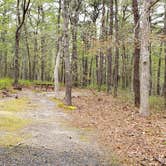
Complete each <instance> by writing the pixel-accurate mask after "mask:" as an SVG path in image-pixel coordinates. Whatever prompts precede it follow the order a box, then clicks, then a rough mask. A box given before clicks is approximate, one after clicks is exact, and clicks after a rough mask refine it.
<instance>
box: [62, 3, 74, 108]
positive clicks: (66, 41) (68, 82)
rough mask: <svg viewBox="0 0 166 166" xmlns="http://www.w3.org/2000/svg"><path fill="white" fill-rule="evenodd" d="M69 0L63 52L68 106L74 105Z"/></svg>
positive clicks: (64, 4)
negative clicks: (72, 97) (72, 98)
mask: <svg viewBox="0 0 166 166" xmlns="http://www.w3.org/2000/svg"><path fill="white" fill-rule="evenodd" d="M69 3H70V1H69V0H64V1H63V3H62V4H63V12H62V16H63V35H64V36H63V46H64V47H63V50H64V57H65V86H66V92H65V102H66V104H67V105H72V101H71V89H72V79H71V63H70V53H69V34H68V31H69V28H68V27H69V15H68V14H69V10H68V8H69Z"/></svg>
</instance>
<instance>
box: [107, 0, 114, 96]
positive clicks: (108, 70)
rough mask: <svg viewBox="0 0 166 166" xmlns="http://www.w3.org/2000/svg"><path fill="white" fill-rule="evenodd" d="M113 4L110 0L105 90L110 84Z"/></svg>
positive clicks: (108, 89) (108, 90) (109, 87)
mask: <svg viewBox="0 0 166 166" xmlns="http://www.w3.org/2000/svg"><path fill="white" fill-rule="evenodd" d="M113 4H114V1H113V0H110V23H109V38H110V41H111V43H110V46H109V48H108V52H107V53H108V55H107V65H108V66H107V92H108V93H109V92H110V91H111V84H112V46H111V45H112V36H113Z"/></svg>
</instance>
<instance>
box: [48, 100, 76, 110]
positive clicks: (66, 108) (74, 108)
mask: <svg viewBox="0 0 166 166" xmlns="http://www.w3.org/2000/svg"><path fill="white" fill-rule="evenodd" d="M51 100H52V101H54V102H55V103H56V104H57V106H58V107H59V108H62V109H63V110H66V111H74V110H76V109H77V107H75V106H68V105H65V104H64V103H63V102H62V101H61V100H60V99H57V98H51Z"/></svg>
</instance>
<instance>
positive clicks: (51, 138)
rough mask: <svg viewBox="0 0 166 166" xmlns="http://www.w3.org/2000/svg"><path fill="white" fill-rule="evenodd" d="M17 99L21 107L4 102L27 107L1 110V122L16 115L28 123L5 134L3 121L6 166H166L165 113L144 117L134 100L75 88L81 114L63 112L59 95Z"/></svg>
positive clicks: (0, 148)
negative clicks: (140, 114) (55, 96)
mask: <svg viewBox="0 0 166 166" xmlns="http://www.w3.org/2000/svg"><path fill="white" fill-rule="evenodd" d="M13 96H15V94H14V95H13ZM17 96H18V99H13V100H16V103H9V102H8V101H11V100H12V98H13V97H7V98H4V99H2V100H1V102H0V106H1V104H2V103H5V102H8V104H12V105H13V106H15V107H16V106H17V101H19V100H20V101H19V102H20V103H21V104H22V103H24V105H26V107H25V106H24V107H23V106H22V107H21V106H20V107H19V109H23V110H24V111H17V109H18V108H17V109H13V107H12V108H10V107H9V106H8V107H7V108H6V107H3V109H1V108H2V107H0V120H1V117H3V116H13V114H14V115H15V116H17V117H19V118H20V119H23V120H24V121H21V122H22V128H21V129H13V128H14V127H12V128H11V126H10V125H9V126H8V131H5V132H2V131H1V130H2V129H1V126H3V124H1V123H0V134H1V135H0V165H6V166H10V165H20V166H21V165H25V166H26V165H32V166H33V165H41V166H42V165H43V166H45V165H53V166H86V165H87V166H97V165H98V166H102V165H103V166H109V165H112V166H113V165H127V166H128V165H129V166H130V165H132V166H133V165H138V166H139V165H145V166H148V165H154V166H155V165H156V166H160V165H163V166H164V165H166V114H165V112H164V111H163V112H162V111H159V112H157V111H155V110H152V111H151V116H150V117H149V118H142V117H140V116H139V114H138V110H137V109H136V108H135V107H133V105H132V103H131V102H130V101H127V100H126V99H123V98H117V99H115V98H113V97H112V96H111V95H107V94H105V93H102V92H100V93H99V92H96V91H93V90H86V89H74V92H73V105H74V106H76V109H75V110H74V109H66V108H65V109H64V108H63V107H62V108H60V107H59V106H60V105H59V104H58V103H59V100H57V99H55V100H54V93H53V92H36V91H33V90H28V89H25V90H23V91H22V92H18V94H17ZM63 97H64V91H63V90H62V91H61V93H60V98H61V99H63ZM22 99H23V101H24V102H23V101H22ZM25 101H26V102H25ZM25 103H26V104H25ZM21 104H19V105H21ZM4 110H5V111H4ZM8 110H9V111H8ZM10 120H11V119H10ZM14 120H16V119H14ZM16 122H17V121H16ZM9 128H10V130H9ZM15 128H19V127H18V125H17V126H15Z"/></svg>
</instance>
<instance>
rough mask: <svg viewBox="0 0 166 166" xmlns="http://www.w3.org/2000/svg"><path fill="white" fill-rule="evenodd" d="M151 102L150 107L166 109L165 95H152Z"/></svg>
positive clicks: (160, 109) (157, 109) (155, 109)
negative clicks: (165, 103) (165, 104)
mask: <svg viewBox="0 0 166 166" xmlns="http://www.w3.org/2000/svg"><path fill="white" fill-rule="evenodd" d="M149 102H150V108H151V109H153V110H154V111H163V110H164V109H165V106H164V98H163V97H160V96H150V98H149Z"/></svg>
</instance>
